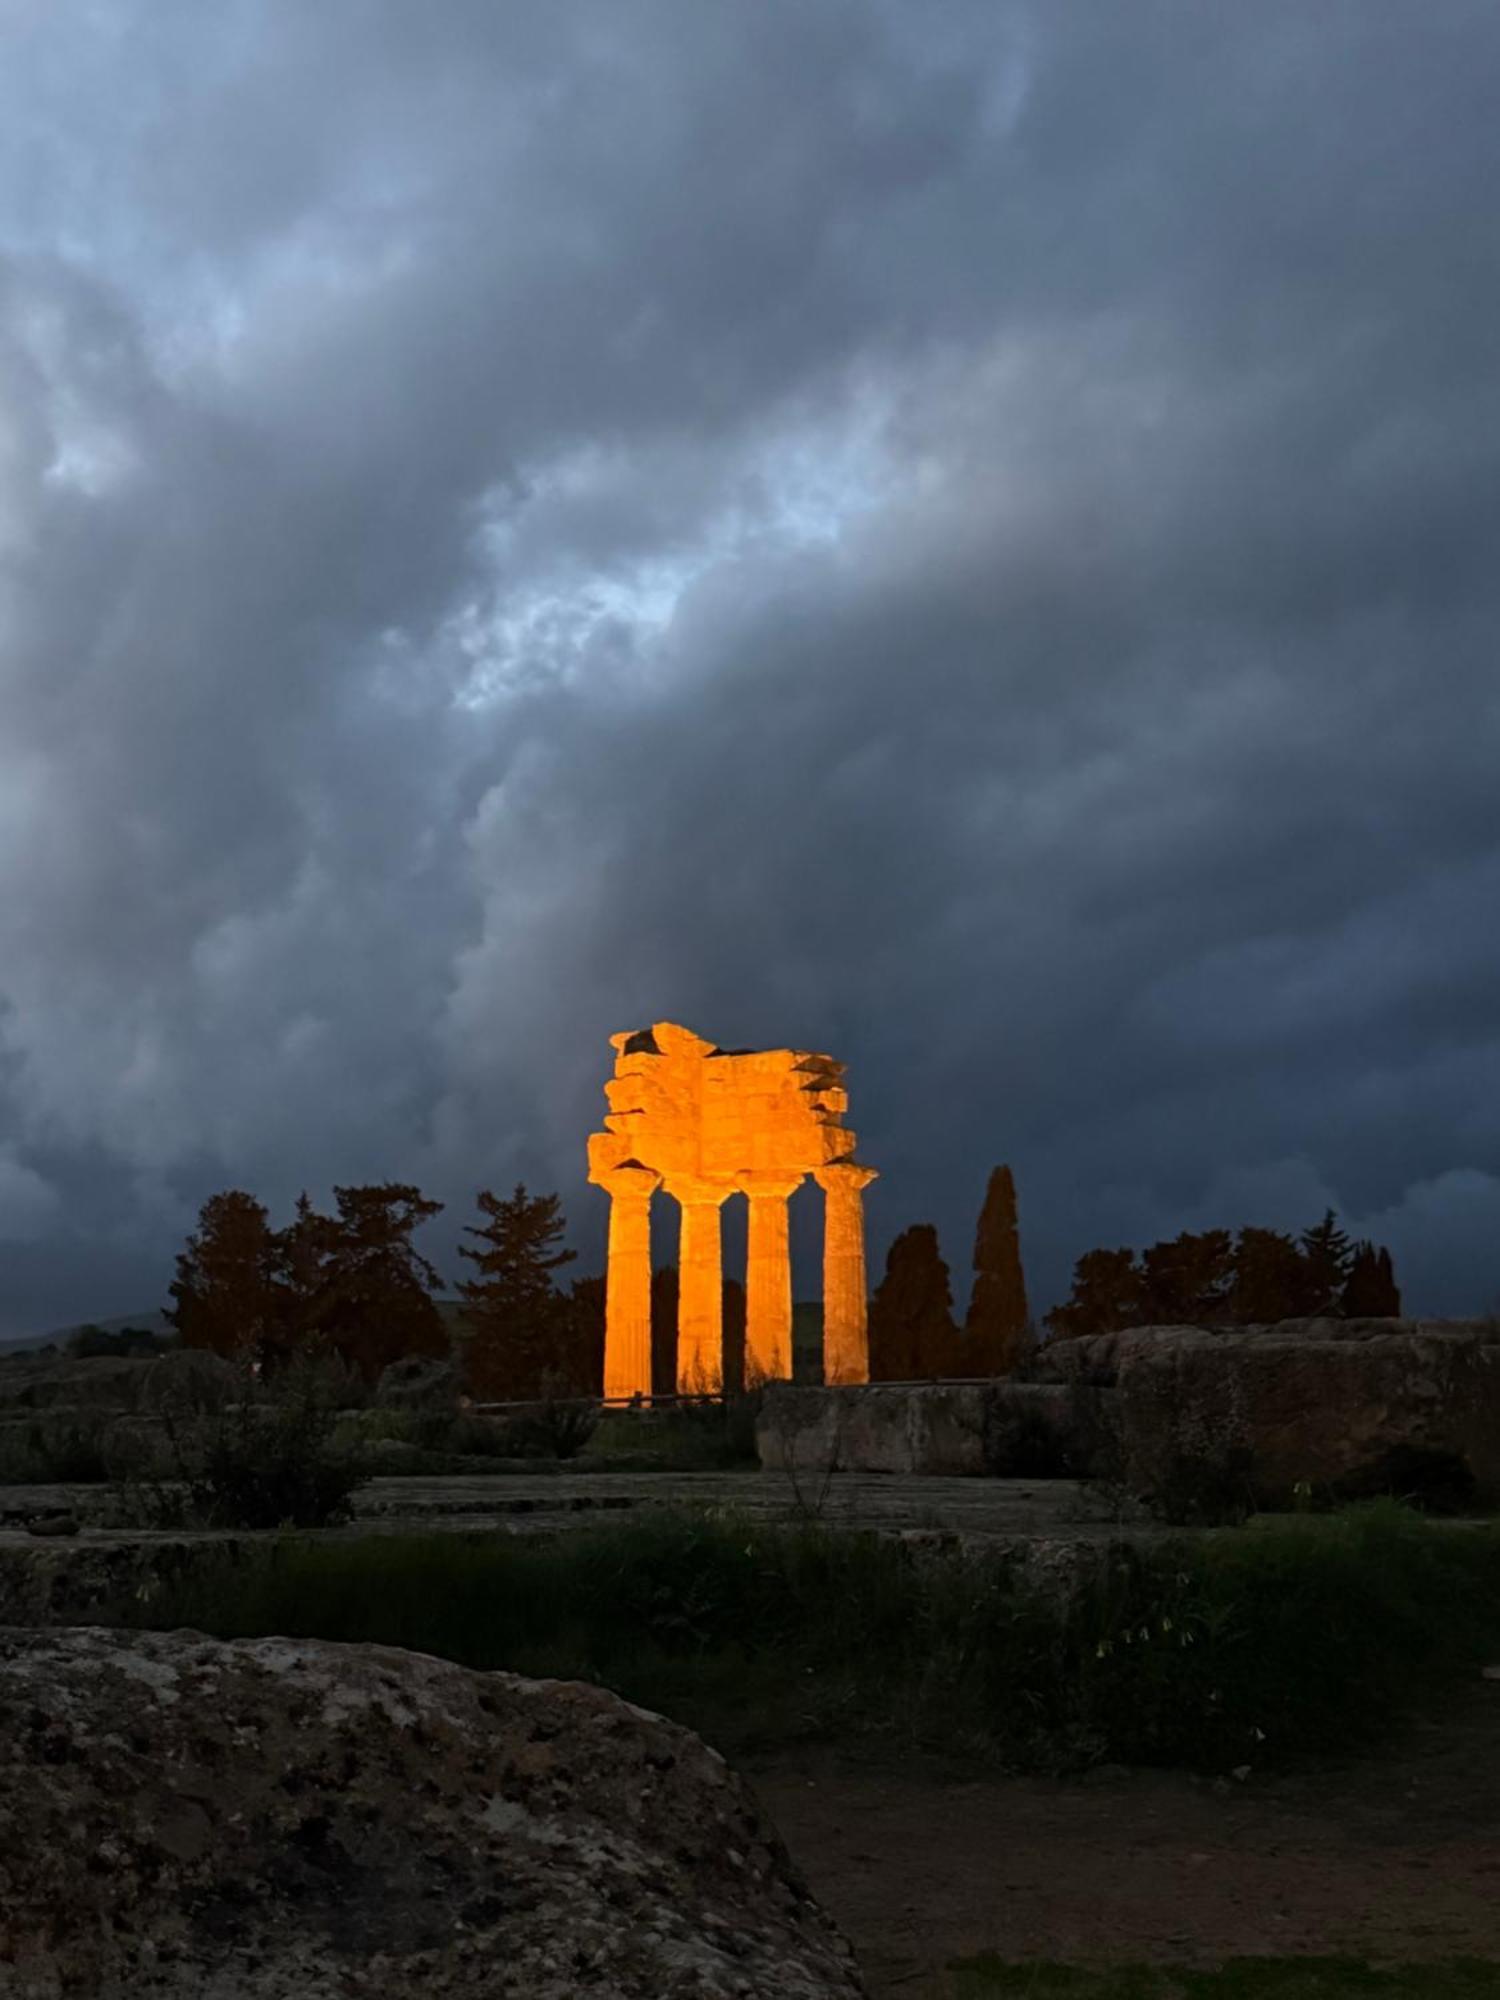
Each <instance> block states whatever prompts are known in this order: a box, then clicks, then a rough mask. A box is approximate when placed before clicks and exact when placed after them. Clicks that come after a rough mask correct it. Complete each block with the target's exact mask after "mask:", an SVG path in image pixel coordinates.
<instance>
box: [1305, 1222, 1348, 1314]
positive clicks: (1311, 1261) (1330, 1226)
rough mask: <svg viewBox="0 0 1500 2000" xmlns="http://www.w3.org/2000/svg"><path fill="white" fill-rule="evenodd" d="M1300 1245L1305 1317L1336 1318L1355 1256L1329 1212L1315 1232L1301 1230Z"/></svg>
mask: <svg viewBox="0 0 1500 2000" xmlns="http://www.w3.org/2000/svg"><path fill="white" fill-rule="evenodd" d="M1301 1243H1302V1254H1303V1256H1304V1258H1305V1259H1306V1260H1307V1283H1308V1298H1309V1301H1310V1303H1309V1305H1308V1308H1307V1310H1308V1313H1309V1314H1310V1315H1313V1316H1315V1317H1325V1316H1328V1315H1332V1314H1336V1313H1337V1312H1338V1309H1339V1299H1340V1296H1341V1295H1342V1293H1343V1289H1344V1285H1345V1283H1346V1281H1347V1279H1348V1276H1349V1267H1350V1265H1351V1264H1352V1263H1353V1261H1354V1253H1353V1251H1352V1250H1351V1248H1350V1246H1349V1238H1348V1237H1347V1236H1346V1235H1345V1234H1344V1232H1343V1230H1342V1229H1340V1228H1339V1226H1338V1224H1337V1223H1336V1222H1335V1221H1334V1213H1333V1210H1332V1209H1331V1208H1330V1209H1328V1210H1326V1211H1325V1212H1324V1216H1323V1220H1322V1221H1321V1222H1320V1223H1318V1224H1317V1225H1316V1227H1315V1228H1312V1229H1304V1230H1303V1232H1302V1236H1301Z"/></svg>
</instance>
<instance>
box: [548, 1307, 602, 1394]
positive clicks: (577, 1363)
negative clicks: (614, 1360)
mask: <svg viewBox="0 0 1500 2000" xmlns="http://www.w3.org/2000/svg"><path fill="white" fill-rule="evenodd" d="M563 1303H564V1307H565V1311H564V1313H563V1315H562V1336H561V1348H560V1360H559V1364H558V1368H557V1378H556V1384H555V1386H556V1387H558V1388H559V1389H560V1390H561V1391H562V1392H563V1393H564V1394H566V1395H570V1396H599V1395H602V1394H603V1392H604V1280H603V1279H602V1278H575V1279H574V1280H573V1282H572V1284H571V1286H570V1287H569V1288H568V1292H567V1296H566V1298H565V1299H564V1302H563ZM544 1379H545V1371H544Z"/></svg>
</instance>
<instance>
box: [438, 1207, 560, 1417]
mask: <svg viewBox="0 0 1500 2000" xmlns="http://www.w3.org/2000/svg"><path fill="white" fill-rule="evenodd" d="M478 1201H479V1206H480V1207H481V1208H482V1209H483V1210H484V1212H485V1214H486V1215H488V1216H489V1218H490V1219H489V1221H488V1222H487V1223H486V1224H485V1225H484V1226H483V1227H482V1228H479V1229H474V1228H469V1229H468V1231H467V1233H468V1234H469V1235H470V1236H478V1237H480V1238H481V1239H483V1240H484V1241H485V1242H487V1243H488V1244H489V1245H490V1247H489V1249H487V1250H470V1249H469V1248H468V1247H467V1245H464V1244H460V1245H459V1251H458V1254H459V1256H460V1257H467V1258H468V1259H469V1260H470V1262H471V1263H474V1264H477V1265H478V1266H479V1269H480V1272H481V1274H482V1275H481V1276H480V1277H479V1278H476V1279H469V1280H465V1281H464V1282H462V1283H461V1284H460V1285H459V1287H458V1290H459V1294H460V1296H461V1297H462V1298H463V1300H464V1301H465V1307H466V1317H467V1318H468V1320H469V1323H470V1326H471V1327H472V1329H473V1331H472V1333H471V1335H470V1337H469V1341H468V1345H467V1348H466V1350H465V1355H464V1367H465V1374H466V1377H467V1379H468V1382H469V1385H470V1388H471V1389H472V1391H473V1393H474V1394H475V1395H476V1396H478V1397H480V1398H481V1399H483V1400H487V1401H503V1400H506V1399H508V1398H509V1397H521V1398H525V1397H534V1396H538V1395H540V1394H541V1393H542V1389H543V1378H544V1377H545V1376H547V1375H549V1374H555V1373H556V1370H557V1367H558V1362H559V1357H560V1352H561V1350H562V1348H563V1347H564V1345H565V1341H566V1322H567V1318H568V1312H567V1301H566V1300H565V1298H564V1297H563V1295H562V1294H561V1293H560V1292H559V1291H558V1289H557V1287H556V1285H555V1284H554V1283H553V1280H552V1273H553V1272H554V1271H556V1270H559V1269H560V1268H561V1267H562V1266H563V1265H564V1264H571V1263H572V1262H573V1260H574V1257H575V1255H576V1253H575V1252H574V1251H572V1250H563V1249H560V1248H559V1247H558V1243H559V1240H560V1238H561V1237H562V1235H563V1232H564V1230H565V1229H566V1227H567V1224H566V1223H565V1221H564V1220H563V1216H562V1210H561V1205H560V1202H559V1199H558V1197H557V1196H556V1195H555V1194H539V1195H528V1194H527V1192H526V1188H525V1185H524V1184H523V1183H519V1182H518V1183H517V1186H516V1191H515V1193H514V1194H513V1195H512V1196H511V1198H510V1200H509V1201H500V1200H498V1199H497V1198H496V1197H495V1196H494V1195H493V1194H491V1193H490V1192H489V1190H488V1189H481V1190H480V1192H479V1196H478Z"/></svg>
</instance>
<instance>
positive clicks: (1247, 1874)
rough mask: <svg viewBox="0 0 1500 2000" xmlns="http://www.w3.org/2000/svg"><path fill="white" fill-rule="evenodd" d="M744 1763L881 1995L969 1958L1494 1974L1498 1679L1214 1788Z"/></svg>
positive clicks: (813, 1761) (1121, 1775) (820, 1758)
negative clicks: (1296, 1764) (1409, 1724)
mask: <svg viewBox="0 0 1500 2000" xmlns="http://www.w3.org/2000/svg"><path fill="white" fill-rule="evenodd" d="M745 1769H746V1774H747V1776H748V1777H749V1778H750V1781H751V1783H752V1784H753V1785H754V1787H755V1789H756V1791H757V1792H758V1793H759V1795H760V1797H761V1799H762V1801H763V1802H764V1804H765V1805H766V1807H767V1808H768V1810H769V1811H770V1813H771V1815H772V1817H773V1819H774V1820H775V1821H776V1824H777V1826H778V1827H779V1828H780V1829H781V1833H782V1836H783V1838H784V1839H785V1841H786V1843H787V1846H788V1847H789V1848H790V1850H791V1852H792V1855H793V1857H794V1859H795V1860H796V1862H797V1864H798V1865H799V1867H800V1868H801V1870H802V1872H803V1874H804V1876H805V1877H806V1879H807V1882H808V1884H809V1886H810V1887H811V1889H812V1891H813V1893H814V1894H815V1895H816V1896H817V1897H818V1898H819V1900H820V1901H821V1902H822V1903H823V1904H824V1906H825V1908H827V1909H828V1911H829V1912H830V1914H831V1915H832V1916H833V1917H834V1918H835V1920H836V1921H837V1922H838V1923H839V1924H840V1925H841V1926H842V1928H843V1930H844V1932H845V1935H846V1936H847V1937H848V1938H849V1939H850V1940H851V1942H852V1943H853V1944H854V1946H855V1948H856V1950H857V1951H858V1953H859V1956H860V1961H861V1964H862V1965H863V1966H864V1969H865V1974H866V1977H867V1978H868V1980H869V1982H870V1988H871V1991H872V1993H873V1994H876V1995H880V1996H884V1995H900V1996H902V2000H928V1996H937V1995H941V1994H942V1993H944V1991H945V1990H946V1982H945V1981H944V1980H943V1978H942V1976H941V1968H942V1967H943V1966H944V1965H945V1964H946V1963H948V1962H949V1961H951V1960H952V1959H954V1958H955V1957H959V1956H962V1955H965V1954H967V1953H970V1952H978V1951H994V1952H997V1953H999V1954H1000V1955H1001V1956H1002V1957H1004V1958H1009V1959H1022V1958H1042V1959H1058V1960H1062V1961H1064V1962H1070V1963H1076V1964H1092V1965H1102V1964H1107V1963H1109V1962H1110V1961H1116V1962H1118V1961H1129V1960H1132V1959H1134V1960H1146V1961H1153V1962H1158V1963H1175V1964H1180V1965H1195V1966H1210V1965H1213V1964H1215V1963H1216V1962H1218V1961H1219V1960H1220V1959H1222V1958H1225V1957H1231V1956H1235V1955H1240V1954H1243V1955H1260V1954H1278V1955H1285V1956H1295V1955H1300V1954H1313V1953H1332V1952H1349V1953H1352V1954H1356V1955H1360V1956H1364V1957H1367V1958H1369V1959H1370V1960H1371V1961H1373V1962H1376V1963H1395V1962H1399V1961H1418V1962H1420V1961H1423V1960H1431V1959H1435V1958H1446V1957H1450V1956H1458V1955H1472V1956H1476V1957H1480V1958H1494V1959H1495V1960H1496V1961H1497V1965H1500V1679H1496V1680H1478V1681H1476V1682H1475V1683H1474V1684H1472V1685H1466V1686H1465V1687H1464V1688H1462V1689H1460V1690H1459V1691H1457V1692H1456V1693H1455V1694H1454V1695H1453V1696H1452V1697H1451V1699H1450V1700H1449V1701H1448V1702H1446V1703H1445V1704H1444V1706H1443V1707H1442V1709H1441V1710H1434V1712H1432V1713H1430V1714H1429V1715H1428V1716H1427V1717H1426V1718H1425V1719H1424V1720H1422V1721H1421V1722H1420V1723H1418V1724H1417V1725H1416V1726H1415V1727H1414V1728H1413V1730H1412V1731H1411V1732H1410V1734H1409V1736H1408V1737H1407V1738H1405V1739H1404V1740H1403V1741H1402V1742H1401V1744H1400V1745H1399V1747H1398V1748H1397V1749H1395V1750H1394V1751H1393V1752H1390V1753H1387V1754H1384V1755H1381V1756H1378V1757H1370V1758H1367V1759H1363V1760H1360V1761H1358V1762H1354V1761H1350V1762H1344V1763H1339V1764H1332V1763H1330V1764H1328V1765H1326V1766H1325V1767H1324V1768H1321V1769H1319V1768H1311V1767H1309V1768H1305V1769H1300V1770H1298V1771H1297V1772H1295V1773H1288V1774H1282V1775H1278V1776H1266V1777H1262V1776H1260V1775H1259V1774H1257V1773H1255V1772H1253V1771H1252V1772H1251V1774H1250V1775H1249V1777H1247V1778H1246V1779H1244V1780H1243V1781H1241V1782H1237V1783H1232V1784H1228V1785H1227V1786H1226V1782H1225V1781H1222V1780H1221V1781H1218V1786H1217V1788H1216V1786H1215V1784H1214V1783H1212V1782H1208V1781H1195V1780H1194V1779H1193V1778H1191V1777H1189V1776H1187V1775H1185V1774H1180V1773H1173V1772H1160V1771H1143V1770H1129V1771H1127V1770H1125V1769H1123V1768H1122V1767H1119V1766H1106V1767H1104V1769H1103V1770H1102V1771H1100V1772H1097V1773H1093V1774H1090V1776H1089V1777H1088V1778H1086V1779H1084V1780H1083V1781H1081V1782H1080V1781H1078V1780H1073V1781H1068V1782H1053V1781H1049V1780H1044V1779H1037V1778H1021V1777H1006V1776H1000V1775H990V1776H980V1777H974V1776H966V1775H965V1774H963V1773H962V1772H958V1771H955V1770H954V1769H953V1768H952V1767H947V1768H940V1767H935V1766H934V1767H918V1766H914V1765H906V1766H903V1767H902V1768H901V1769H899V1770H895V1769H891V1768H889V1767H887V1768H885V1769H878V1768H876V1767H874V1766H873V1765H870V1764H857V1763H851V1762H849V1761H847V1760H846V1759H840V1758H838V1757H836V1756H834V1755H832V1754H824V1753H818V1754H817V1755H815V1756H812V1755H808V1754H806V1753H802V1754H799V1755H796V1756H791V1755H786V1756H781V1755H778V1756H776V1757H774V1758H771V1757H765V1758H760V1759H757V1760H755V1761H753V1762H747V1763H746V1765H745ZM1496 1991H1497V1994H1500V1971H1497V1979H1496Z"/></svg>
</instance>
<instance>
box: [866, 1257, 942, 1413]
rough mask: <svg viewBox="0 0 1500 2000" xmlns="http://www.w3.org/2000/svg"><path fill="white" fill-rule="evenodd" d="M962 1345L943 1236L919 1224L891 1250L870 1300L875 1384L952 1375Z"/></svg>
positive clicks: (871, 1359)
mask: <svg viewBox="0 0 1500 2000" xmlns="http://www.w3.org/2000/svg"><path fill="white" fill-rule="evenodd" d="M957 1341H958V1333H957V1329H956V1327H955V1326H954V1324H953V1291H952V1287H951V1285H950V1283H949V1279H948V1266H947V1265H946V1264H945V1263H944V1262H943V1258H942V1253H941V1252H940V1250H939V1248H938V1235H937V1231H936V1229H934V1228H933V1226H932V1224H931V1223H930V1222H919V1223H916V1224H914V1225H913V1227H912V1228H910V1229H904V1230H902V1232H901V1234H900V1235H899V1236H898V1237H897V1238H896V1240H895V1242H894V1243H893V1244H892V1245H891V1247H890V1251H889V1253H888V1255H887V1257H886V1262H885V1276H884V1277H883V1278H882V1279H881V1281H880V1283H879V1285H878V1286H877V1287H876V1290H875V1296H874V1298H873V1299H872V1300H871V1301H870V1379H871V1381H874V1382H911V1381H921V1380H925V1379H926V1378H928V1377H930V1376H940V1375H946V1374H951V1373H952V1370H953V1366H954V1362H955V1358H956V1357H955V1349H956V1347H957Z"/></svg>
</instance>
